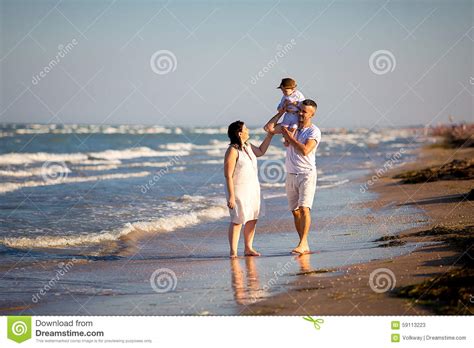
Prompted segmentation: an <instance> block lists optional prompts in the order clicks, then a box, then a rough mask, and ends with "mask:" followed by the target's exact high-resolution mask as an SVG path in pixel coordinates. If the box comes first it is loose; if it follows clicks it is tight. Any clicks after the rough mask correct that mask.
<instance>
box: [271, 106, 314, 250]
mask: <svg viewBox="0 0 474 348" xmlns="http://www.w3.org/2000/svg"><path fill="white" fill-rule="evenodd" d="M317 107H318V106H317V104H316V103H315V102H314V101H313V100H311V99H305V100H304V101H302V102H301V106H300V112H299V117H300V118H299V123H298V129H297V131H296V133H295V134H294V135H293V134H292V133H291V132H290V131H288V129H286V128H285V127H282V126H281V125H277V124H276V122H278V118H277V116H274V117H273V118H272V119H271V120H270V121H269V122H268V123H267V124H266V126H265V127H266V128H267V129H268V130H269V131H270V132H272V133H274V134H283V137H284V138H285V140H286V141H287V142H288V143H289V146H288V147H287V150H286V161H285V166H286V172H287V176H286V195H287V198H288V206H289V208H290V210H291V212H292V213H293V217H294V221H295V227H296V231H297V232H298V235H299V238H300V242H299V243H298V245H297V246H296V248H294V249H293V250H292V252H293V253H297V254H301V255H302V254H306V253H309V252H310V249H309V244H308V233H309V228H310V226H311V214H310V213H311V208H312V206H313V199H314V194H315V192H316V179H317V174H316V148H317V147H318V144H319V142H320V141H321V131H320V130H319V128H318V127H316V126H315V125H314V124H312V122H311V121H312V118H313V116H314V115H315V113H316V109H317Z"/></svg>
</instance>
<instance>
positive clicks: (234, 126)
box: [227, 121, 244, 150]
mask: <svg viewBox="0 0 474 348" xmlns="http://www.w3.org/2000/svg"><path fill="white" fill-rule="evenodd" d="M243 128H244V123H243V122H242V121H235V122H232V123H231V124H230V125H229V128H228V129H227V135H228V137H229V139H230V145H232V146H234V147H237V148H238V149H240V150H242V145H243V144H242V141H240V137H239V133H240V132H242V129H243Z"/></svg>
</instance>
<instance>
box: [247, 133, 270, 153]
mask: <svg viewBox="0 0 474 348" xmlns="http://www.w3.org/2000/svg"><path fill="white" fill-rule="evenodd" d="M272 138H273V134H272V133H267V136H266V137H265V139H263V141H262V143H261V144H260V146H259V147H257V146H255V145H253V144H250V145H251V146H252V151H253V153H254V154H255V156H257V157H261V156H263V155H265V152H267V150H268V146H270V143H271V141H272Z"/></svg>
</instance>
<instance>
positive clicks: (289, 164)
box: [285, 124, 321, 174]
mask: <svg viewBox="0 0 474 348" xmlns="http://www.w3.org/2000/svg"><path fill="white" fill-rule="evenodd" d="M295 139H296V140H297V141H298V142H300V143H302V144H306V142H307V141H308V140H309V139H315V140H316V146H315V148H314V149H313V151H311V152H310V153H309V154H308V155H306V156H303V155H302V154H301V152H299V151H298V150H297V149H296V148H295V147H294V146H293V145H291V144H290V146H288V147H287V149H286V161H285V166H286V172H287V173H291V174H301V173H307V172H310V171H312V170H316V149H317V148H318V145H319V143H320V142H321V131H320V130H319V128H318V127H316V126H315V125H314V124H311V126H309V127H306V128H301V129H297V130H296V134H295Z"/></svg>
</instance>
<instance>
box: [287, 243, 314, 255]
mask: <svg viewBox="0 0 474 348" xmlns="http://www.w3.org/2000/svg"><path fill="white" fill-rule="evenodd" d="M291 252H292V253H293V254H300V255H304V254H309V253H310V250H309V247H308V246H307V245H298V246H297V247H296V248H294V249H293V250H292V251H291Z"/></svg>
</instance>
